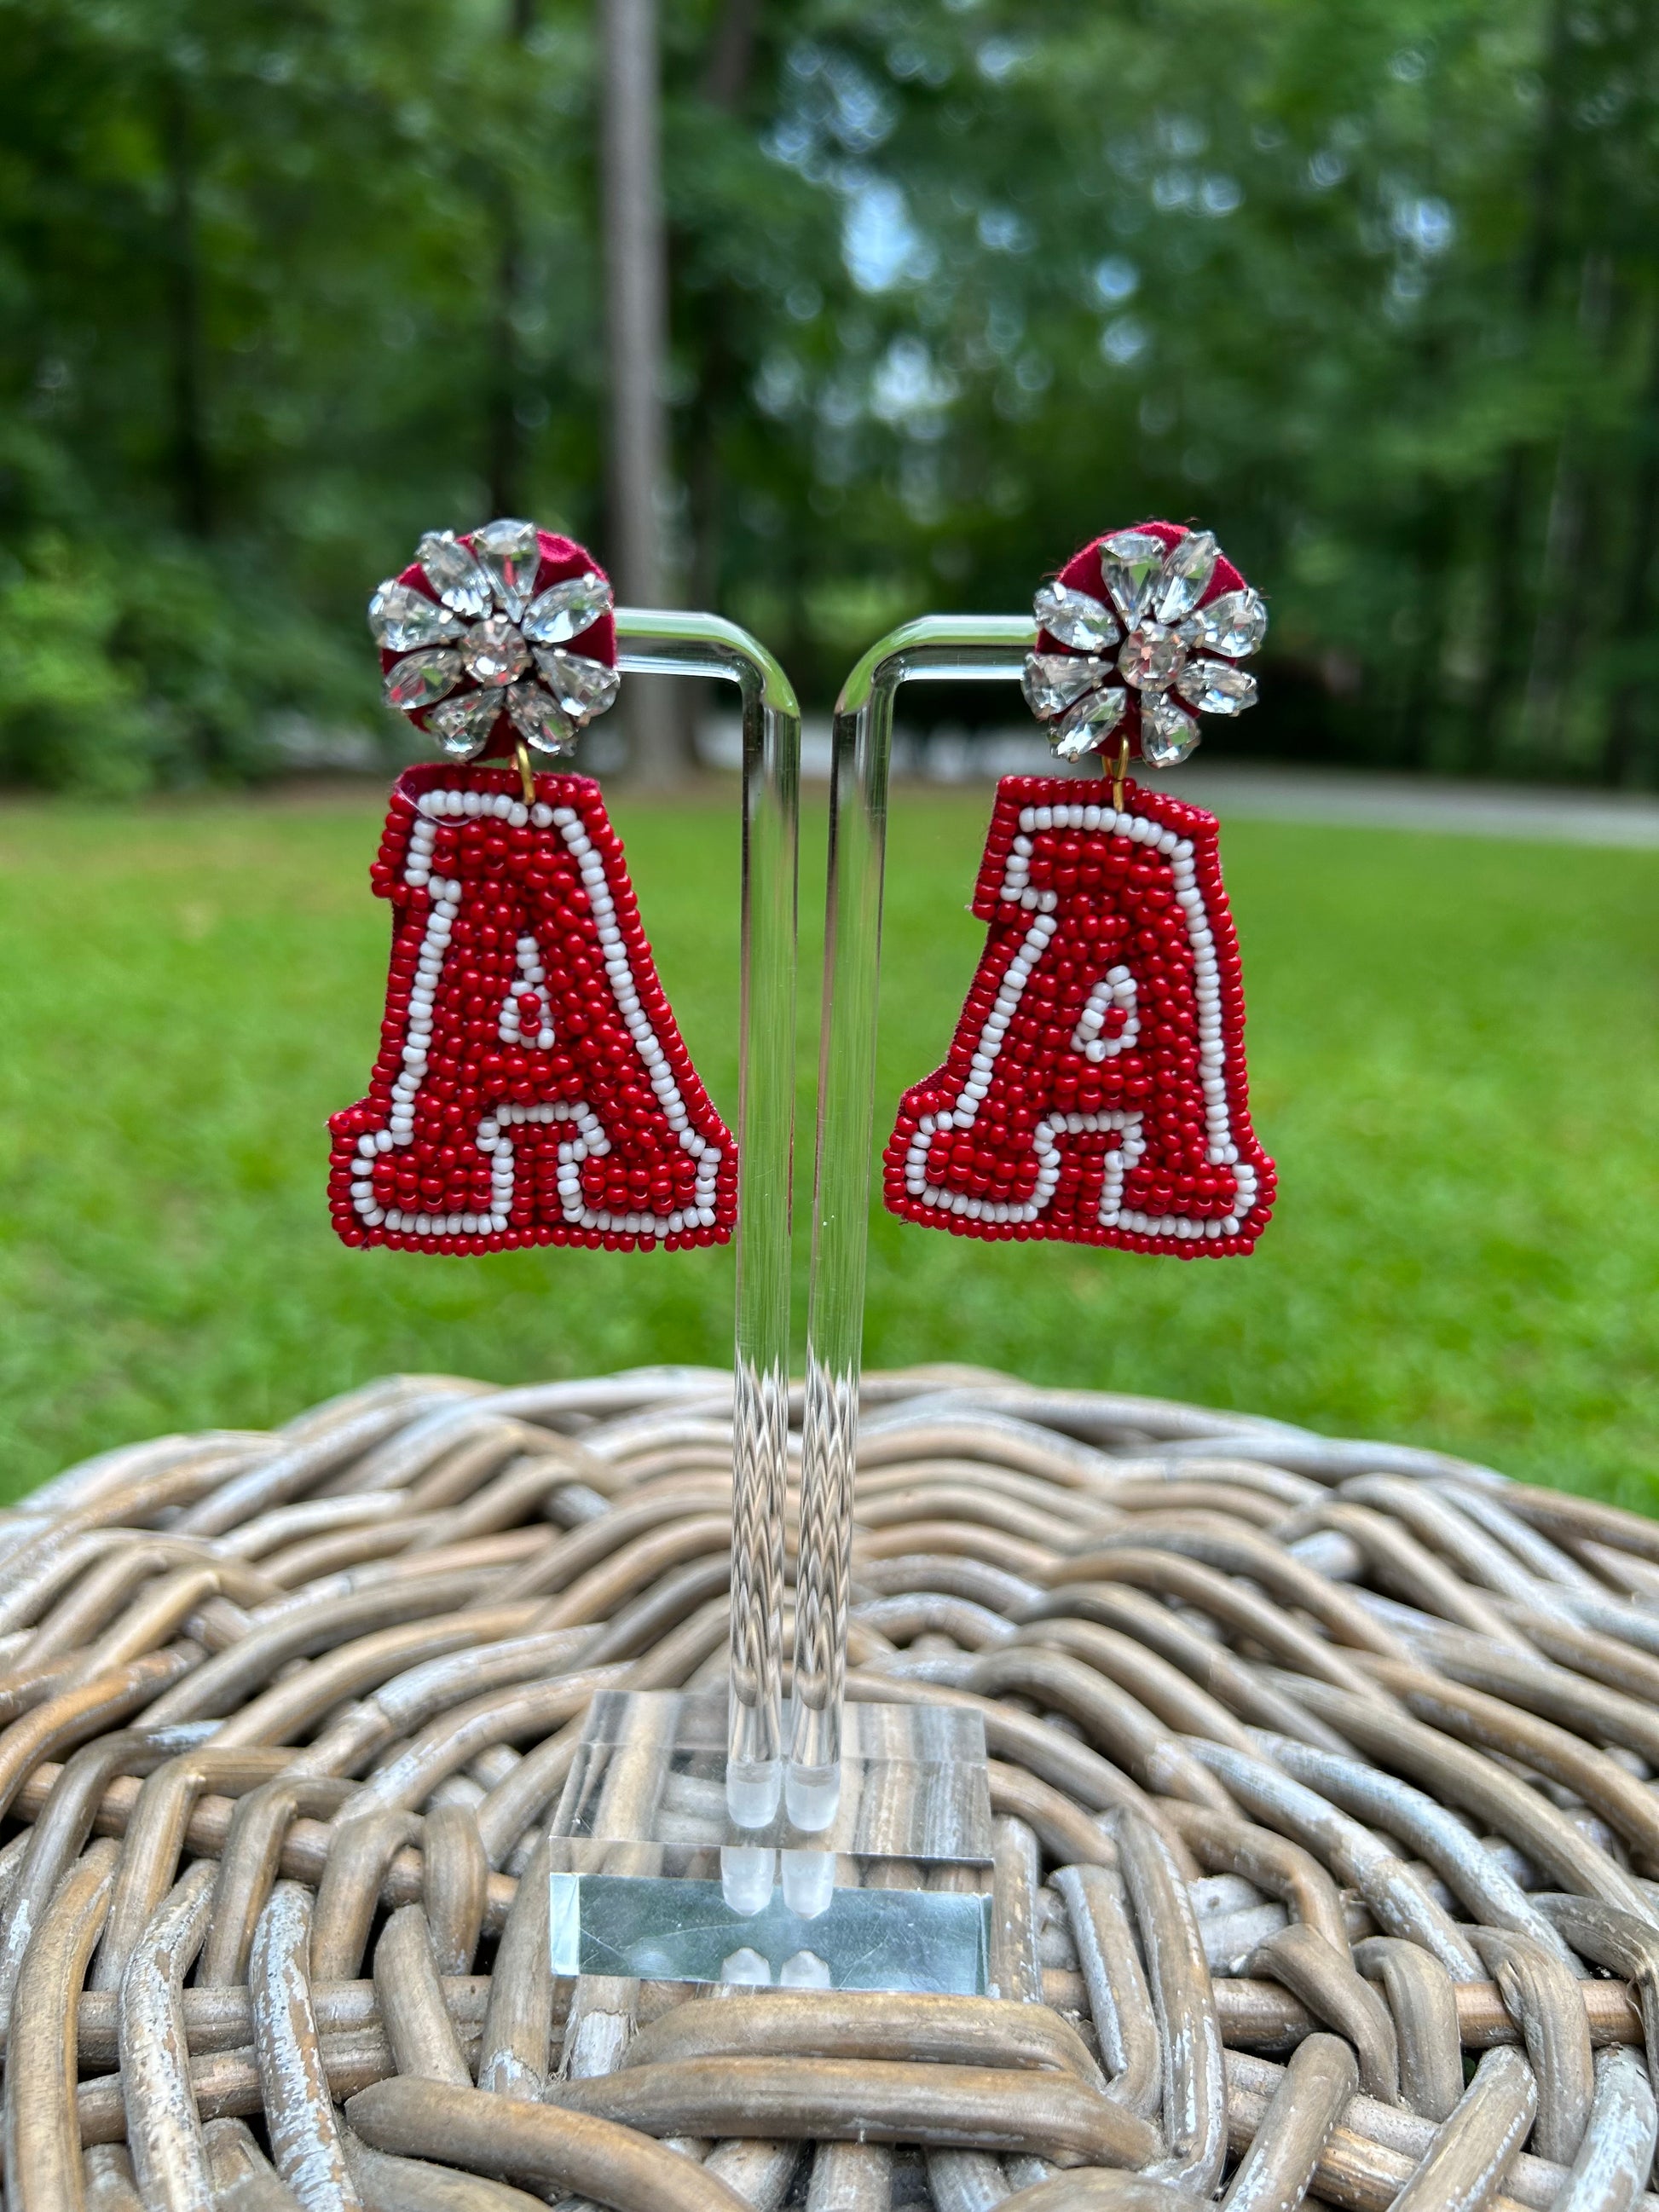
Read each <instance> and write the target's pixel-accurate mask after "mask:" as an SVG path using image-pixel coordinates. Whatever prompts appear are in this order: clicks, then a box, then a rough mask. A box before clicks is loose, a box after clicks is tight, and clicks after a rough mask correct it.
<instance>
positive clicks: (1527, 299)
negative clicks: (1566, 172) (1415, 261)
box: [1471, 0, 1569, 769]
mask: <svg viewBox="0 0 1659 2212" xmlns="http://www.w3.org/2000/svg"><path fill="white" fill-rule="evenodd" d="M1567 17H1568V6H1567V0H1552V4H1551V7H1550V13H1549V26H1548V32H1547V39H1546V52H1545V57H1544V65H1543V77H1544V100H1543V112H1542V113H1541V116H1540V118H1539V123H1538V137H1537V139H1536V142H1535V145H1534V155H1533V165H1532V179H1531V188H1530V191H1529V192H1528V225H1527V237H1526V244H1525V248H1524V250H1523V252H1522V259H1521V285H1520V295H1521V296H1520V302H1519V304H1520V308H1521V313H1522V321H1523V323H1524V325H1526V334H1527V337H1528V339H1530V338H1532V337H1534V336H1535V335H1536V332H1537V329H1538V325H1539V323H1540V322H1541V319H1542V315H1543V310H1544V306H1545V302H1546V300H1547V296H1548V294H1549V289H1550V277H1551V276H1552V274H1553V270H1554V266H1555V259H1556V249H1557V239H1558V235H1559V226H1560V197H1561V167H1562V148H1563V146H1564V144H1565V141H1566V137H1567V124H1566V114H1565V109H1566V89H1567V88H1566V76H1567V68H1568V59H1569V56H1568V25H1567ZM1529 463H1530V455H1529V453H1528V448H1527V447H1525V446H1522V445H1518V444H1517V445H1513V446H1511V447H1510V449H1509V451H1508V453H1505V455H1504V460H1503V464H1502V465H1501V466H1500V468H1499V470H1498V496H1497V498H1496V500H1495V501H1494V502H1493V508H1492V538H1491V546H1490V554H1489V559H1490V562H1491V578H1492V583H1491V592H1490V599H1489V612H1488V619H1487V642H1486V664H1487V683H1486V699H1485V702H1484V704H1483V707H1482V708H1481V710H1480V712H1479V713H1478V714H1477V716H1476V720H1475V726H1474V744H1473V746H1472V749H1471V752H1472V763H1471V764H1472V765H1473V766H1474V768H1476V769H1486V768H1490V767H1491V766H1492V763H1493V762H1494V760H1495V759H1496V758H1497V756H1498V747H1499V744H1500V743H1501V741H1502V739H1503V737H1504V732H1505V731H1506V729H1507V726H1508V725H1509V722H1510V720H1511V717H1512V711H1513V705H1514V700H1515V694H1516V689H1517V687H1518V686H1519V684H1521V683H1522V680H1523V677H1524V671H1525V667H1526V656H1527V644H1528V623H1527V620H1526V613H1527V604H1528V592H1527V590H1526V549H1525V543H1524V541H1525V537H1526V512H1527V505H1528V500H1527V494H1528V487H1529V482H1530V479H1531V477H1532V474H1533V471H1532V469H1531V467H1530V465H1529Z"/></svg>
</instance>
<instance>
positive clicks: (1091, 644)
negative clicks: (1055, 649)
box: [1031, 584, 1117, 653]
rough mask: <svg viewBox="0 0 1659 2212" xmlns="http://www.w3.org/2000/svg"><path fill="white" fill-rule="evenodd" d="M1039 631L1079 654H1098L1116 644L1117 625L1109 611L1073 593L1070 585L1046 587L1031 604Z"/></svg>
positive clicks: (1086, 595) (1095, 601)
mask: <svg viewBox="0 0 1659 2212" xmlns="http://www.w3.org/2000/svg"><path fill="white" fill-rule="evenodd" d="M1031 612H1032V613H1033V614H1034V615H1035V616H1036V619H1037V627H1038V629H1046V630H1047V631H1048V635H1049V636H1050V637H1057V638H1058V639H1059V640H1060V643H1061V644H1062V645H1070V646H1075V647H1076V648H1077V650H1078V651H1079V653H1098V652H1099V651H1100V649H1101V647H1103V646H1107V645H1115V644H1116V643H1117V622H1116V619H1115V617H1114V615H1113V613H1112V611H1111V609H1110V608H1109V607H1105V606H1103V605H1101V603H1100V601H1099V600H1098V599H1091V598H1090V596H1089V594H1088V593H1087V592H1074V591H1073V589H1072V586H1070V585H1069V584H1045V585H1044V586H1042V590H1041V591H1040V592H1038V593H1037V595H1036V599H1033V600H1032V602H1031Z"/></svg>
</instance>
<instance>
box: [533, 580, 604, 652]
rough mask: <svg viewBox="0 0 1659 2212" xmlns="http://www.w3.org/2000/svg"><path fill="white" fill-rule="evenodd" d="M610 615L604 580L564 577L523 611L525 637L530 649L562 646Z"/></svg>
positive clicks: (551, 585)
mask: <svg viewBox="0 0 1659 2212" xmlns="http://www.w3.org/2000/svg"><path fill="white" fill-rule="evenodd" d="M610 611H611V586H610V585H609V583H608V582H607V581H606V580H605V578H604V577H603V576H596V575H594V574H592V573H591V572H590V573H589V574H587V575H586V576H567V577H566V578H565V580H564V581H563V582H562V583H560V584H550V585H549V586H548V587H547V589H546V591H544V592H542V593H541V595H540V597H539V598H538V599H535V600H533V601H532V604H531V605H530V606H529V607H527V608H526V611H525V617H524V634H525V635H526V637H527V638H528V639H529V640H530V641H531V642H532V644H533V645H563V644H564V643H566V642H567V641H568V640H569V639H570V638H573V637H580V635H581V634H582V632H583V631H584V630H585V629H592V627H593V624H594V623H596V622H598V620H599V617H600V616H601V615H604V614H609V613H610Z"/></svg>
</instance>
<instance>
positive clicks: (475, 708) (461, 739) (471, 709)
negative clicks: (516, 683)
mask: <svg viewBox="0 0 1659 2212" xmlns="http://www.w3.org/2000/svg"><path fill="white" fill-rule="evenodd" d="M500 713H501V693H500V692H499V691H458V692H457V693H456V694H455V696H454V697H453V698H451V699H441V700H440V701H439V702H438V703H437V705H436V706H435V708H433V709H432V712H431V713H430V714H428V716H427V718H426V722H427V727H428V729H429V730H430V731H431V732H432V734H433V735H434V737H435V738H437V740H438V743H439V744H441V746H442V747H443V749H444V750H445V751H446V752H447V753H448V754H450V755H452V756H453V758H455V759H456V760H471V757H472V756H473V754H474V753H476V752H477V750H478V748H479V746H480V745H482V744H483V741H484V739H485V738H487V737H488V736H489V732H491V730H492V729H494V727H495V717H496V716H497V715H498V714H500Z"/></svg>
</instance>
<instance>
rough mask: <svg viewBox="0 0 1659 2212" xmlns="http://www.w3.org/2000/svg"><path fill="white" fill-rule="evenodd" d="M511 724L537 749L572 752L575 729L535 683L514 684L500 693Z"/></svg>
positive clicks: (574, 742)
mask: <svg viewBox="0 0 1659 2212" xmlns="http://www.w3.org/2000/svg"><path fill="white" fill-rule="evenodd" d="M501 696H502V697H503V699H504V701H505V702H506V705H507V713H508V714H510V715H511V716H512V718H513V728H514V729H515V730H516V731H517V732H519V734H520V737H521V738H526V739H527V740H528V741H529V743H530V744H532V745H534V746H535V748H536V750H537V751H538V752H544V753H568V752H574V750H575V745H576V732H575V731H574V729H573V728H572V726H571V725H570V724H569V723H568V721H567V720H566V719H565V717H564V716H563V714H561V713H560V711H559V708H558V705H557V702H556V701H555V700H553V699H551V698H550V696H548V694H547V693H546V692H545V691H544V690H543V689H542V687H541V685H540V684H514V685H513V688H512V689H511V690H509V691H506V692H503V694H502V695H501Z"/></svg>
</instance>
